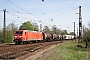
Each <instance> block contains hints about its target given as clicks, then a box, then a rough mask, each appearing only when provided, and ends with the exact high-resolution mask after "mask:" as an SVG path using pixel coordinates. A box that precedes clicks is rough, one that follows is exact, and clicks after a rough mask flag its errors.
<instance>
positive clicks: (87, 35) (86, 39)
mask: <svg viewBox="0 0 90 60" xmlns="http://www.w3.org/2000/svg"><path fill="white" fill-rule="evenodd" d="M83 41H84V42H90V30H88V31H87V32H86V33H85V34H84V36H83Z"/></svg>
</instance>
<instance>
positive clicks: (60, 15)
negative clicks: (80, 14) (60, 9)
mask: <svg viewBox="0 0 90 60" xmlns="http://www.w3.org/2000/svg"><path fill="white" fill-rule="evenodd" d="M76 9H78V7H77V8H75V9H71V10H69V11H67V12H64V13H62V14H59V15H57V16H55V17H52V18H56V17H59V16H61V15H63V14H66V13H69V12H71V11H73V10H76Z"/></svg>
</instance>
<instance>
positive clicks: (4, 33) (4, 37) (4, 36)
mask: <svg viewBox="0 0 90 60" xmlns="http://www.w3.org/2000/svg"><path fill="white" fill-rule="evenodd" d="M3 11H4V26H3V27H4V28H3V42H4V43H5V42H6V9H4V10H3Z"/></svg>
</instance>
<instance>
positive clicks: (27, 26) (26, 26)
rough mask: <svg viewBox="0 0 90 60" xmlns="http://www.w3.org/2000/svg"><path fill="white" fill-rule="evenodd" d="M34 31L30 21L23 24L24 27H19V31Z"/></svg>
mask: <svg viewBox="0 0 90 60" xmlns="http://www.w3.org/2000/svg"><path fill="white" fill-rule="evenodd" d="M23 29H25V30H32V31H33V30H34V28H33V25H32V24H31V23H30V21H26V22H24V23H22V25H21V26H20V27H19V30H23Z"/></svg>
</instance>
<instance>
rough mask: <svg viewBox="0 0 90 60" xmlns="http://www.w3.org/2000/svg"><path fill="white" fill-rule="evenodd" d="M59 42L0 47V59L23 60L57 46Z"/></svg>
mask: <svg viewBox="0 0 90 60" xmlns="http://www.w3.org/2000/svg"><path fill="white" fill-rule="evenodd" d="M58 43H60V41H54V42H44V43H34V44H27V45H8V44H7V45H0V59H25V58H27V57H30V56H32V55H33V54H35V51H37V52H39V51H41V50H43V49H45V48H47V47H50V46H51V45H54V44H58Z"/></svg>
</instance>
